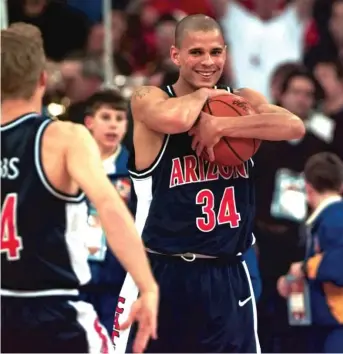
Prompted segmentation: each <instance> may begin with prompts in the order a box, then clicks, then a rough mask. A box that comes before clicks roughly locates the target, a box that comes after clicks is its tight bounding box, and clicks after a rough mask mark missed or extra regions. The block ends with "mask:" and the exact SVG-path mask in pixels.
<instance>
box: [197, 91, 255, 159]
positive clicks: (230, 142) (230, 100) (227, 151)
mask: <svg viewBox="0 0 343 354" xmlns="http://www.w3.org/2000/svg"><path fill="white" fill-rule="evenodd" d="M203 111H204V112H206V113H208V114H211V115H212V116H216V117H238V116H247V115H250V114H256V111H255V110H254V108H253V107H252V106H251V104H250V103H249V102H248V101H246V100H245V99H244V98H242V97H240V96H236V95H220V96H216V97H213V98H211V99H209V100H207V102H206V103H205V106H204V108H203ZM242 119H244V118H242ZM260 145H261V140H259V139H246V138H230V137H222V138H221V139H220V140H219V142H218V143H217V144H216V145H215V146H214V149H213V150H214V156H215V162H216V163H217V164H218V165H223V166H236V165H240V164H242V163H243V162H245V161H247V160H249V159H250V158H251V157H252V156H254V154H255V153H256V152H257V150H258V149H259V147H260ZM202 157H203V158H204V159H205V160H208V155H207V151H206V150H204V151H203V153H202Z"/></svg>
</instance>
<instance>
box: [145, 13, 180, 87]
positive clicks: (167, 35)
mask: <svg viewBox="0 0 343 354" xmlns="http://www.w3.org/2000/svg"><path fill="white" fill-rule="evenodd" d="M176 23H177V19H176V18H175V17H174V16H172V15H169V14H167V15H162V16H161V17H160V18H159V20H158V22H157V24H156V59H155V62H154V63H151V64H150V66H151V67H150V70H149V71H150V73H149V72H148V73H147V74H148V75H149V74H150V75H152V76H151V77H150V78H149V84H150V85H155V86H161V84H162V82H163V81H164V77H165V74H166V73H167V72H168V73H169V72H173V71H174V72H176V73H177V72H178V68H177V67H176V66H175V64H174V63H173V62H172V61H171V59H170V47H171V46H172V45H173V44H174V32H175V27H176ZM150 75H149V76H150ZM169 84H173V82H171V83H170V82H169Z"/></svg>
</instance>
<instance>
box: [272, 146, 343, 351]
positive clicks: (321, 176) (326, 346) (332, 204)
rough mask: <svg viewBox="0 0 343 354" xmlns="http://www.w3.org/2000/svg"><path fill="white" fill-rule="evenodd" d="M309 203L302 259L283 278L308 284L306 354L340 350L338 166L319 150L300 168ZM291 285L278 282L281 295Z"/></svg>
mask: <svg viewBox="0 0 343 354" xmlns="http://www.w3.org/2000/svg"><path fill="white" fill-rule="evenodd" d="M304 175H305V179H306V191H307V193H306V194H307V198H308V202H309V204H310V205H311V206H312V208H313V210H314V212H313V213H312V215H311V216H310V217H309V218H308V219H307V221H306V227H307V229H308V240H307V242H306V243H307V245H308V247H307V250H306V259H305V261H301V262H297V263H293V264H292V265H291V267H290V269H289V272H288V273H289V274H290V275H291V276H293V277H294V278H295V282H296V283H298V284H299V283H300V284H301V283H302V282H304V281H306V282H307V283H308V284H309V292H310V303H309V307H310V309H311V314H312V316H311V317H312V326H311V328H310V329H309V331H308V332H309V340H308V344H309V347H310V348H309V351H308V353H314V352H317V353H341V352H342V351H343V307H342V303H343V238H342V235H343V220H342V215H343V202H342V197H341V196H340V192H341V190H342V184H343V162H342V160H340V159H339V157H338V156H337V155H334V154H330V153H326V152H322V153H319V154H316V155H314V156H312V157H311V158H310V159H309V160H308V161H307V163H306V165H305V169H304ZM304 258H305V257H304ZM291 288H292V285H291V283H289V282H287V280H286V278H285V277H281V278H280V279H279V281H278V291H279V293H280V294H281V295H282V296H285V297H288V296H289V295H290V292H291V290H292V289H291Z"/></svg>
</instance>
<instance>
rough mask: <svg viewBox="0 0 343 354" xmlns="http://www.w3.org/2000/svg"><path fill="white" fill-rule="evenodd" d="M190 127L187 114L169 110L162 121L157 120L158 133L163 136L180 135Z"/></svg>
mask: <svg viewBox="0 0 343 354" xmlns="http://www.w3.org/2000/svg"><path fill="white" fill-rule="evenodd" d="M191 127H192V125H191V124H190V122H189V119H188V116H187V114H185V113H183V112H177V111H176V110H175V111H174V110H171V111H169V112H165V113H164V115H163V119H159V129H158V130H159V131H161V132H163V133H165V134H180V133H185V132H187V131H188V130H190V129H191Z"/></svg>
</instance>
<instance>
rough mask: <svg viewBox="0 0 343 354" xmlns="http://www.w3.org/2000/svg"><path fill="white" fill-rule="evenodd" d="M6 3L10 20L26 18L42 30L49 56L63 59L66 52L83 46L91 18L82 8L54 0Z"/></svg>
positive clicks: (25, 19)
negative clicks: (81, 10) (80, 9)
mask: <svg viewBox="0 0 343 354" xmlns="http://www.w3.org/2000/svg"><path fill="white" fill-rule="evenodd" d="M7 3H8V14H9V22H10V23H13V22H27V23H31V24H33V25H35V26H37V27H38V28H39V29H40V30H41V32H42V36H43V40H44V49H45V53H46V56H47V58H49V59H51V60H54V61H60V60H62V59H63V58H64V57H65V56H66V55H67V54H70V53H71V52H74V51H77V50H83V49H84V47H85V44H86V40H87V37H88V32H89V21H88V19H87V18H86V16H85V15H84V14H83V13H82V12H80V11H78V10H76V9H74V8H71V7H69V6H68V5H65V4H62V3H59V2H54V1H51V0H23V1H19V0H14V1H13V0H12V1H8V2H7Z"/></svg>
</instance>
